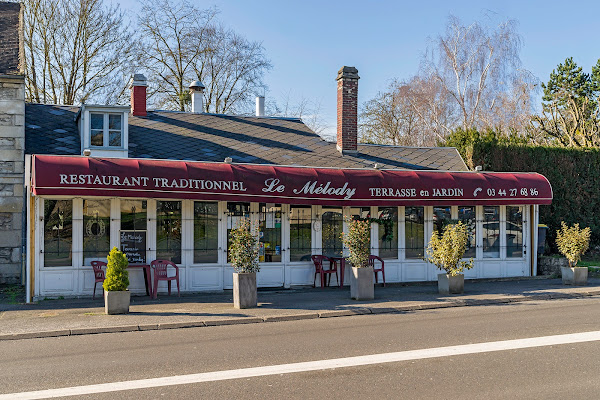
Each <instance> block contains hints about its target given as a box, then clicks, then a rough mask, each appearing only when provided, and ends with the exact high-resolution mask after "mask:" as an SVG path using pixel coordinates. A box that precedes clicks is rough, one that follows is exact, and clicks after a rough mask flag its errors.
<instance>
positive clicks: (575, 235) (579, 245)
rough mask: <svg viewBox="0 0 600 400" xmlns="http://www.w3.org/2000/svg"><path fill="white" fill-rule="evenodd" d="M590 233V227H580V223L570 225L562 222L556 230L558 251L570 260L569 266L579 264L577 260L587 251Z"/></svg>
mask: <svg viewBox="0 0 600 400" xmlns="http://www.w3.org/2000/svg"><path fill="white" fill-rule="evenodd" d="M590 233H591V231H590V228H585V229H580V228H579V224H575V225H574V226H571V227H569V226H567V225H566V224H565V223H564V222H562V223H561V228H560V229H559V230H558V231H557V232H556V245H557V246H558V251H560V253H561V254H562V255H564V256H565V257H566V258H567V260H568V261H569V267H575V266H577V262H578V261H579V260H581V256H582V255H583V254H584V253H585V252H586V251H587V249H588V247H589V244H590Z"/></svg>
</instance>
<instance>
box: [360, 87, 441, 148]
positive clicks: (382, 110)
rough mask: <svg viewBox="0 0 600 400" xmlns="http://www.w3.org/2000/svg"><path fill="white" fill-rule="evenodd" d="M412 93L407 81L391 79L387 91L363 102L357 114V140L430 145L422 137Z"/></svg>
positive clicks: (422, 131)
mask: <svg viewBox="0 0 600 400" xmlns="http://www.w3.org/2000/svg"><path fill="white" fill-rule="evenodd" d="M414 95H415V93H414V91H413V88H412V87H411V85H410V84H409V83H406V82H397V81H394V82H392V83H391V84H390V86H389V88H388V91H385V92H380V93H378V94H377V96H376V97H375V98H374V99H372V100H370V101H368V102H366V103H365V104H364V105H363V110H362V111H361V113H360V115H359V120H360V124H359V132H360V138H361V141H363V142H367V143H369V142H370V143H381V144H392V145H403V146H422V145H428V144H432V143H429V142H430V141H429V140H428V138H425V137H423V133H425V132H424V130H423V129H422V128H423V123H422V121H421V117H420V116H419V114H418V113H417V112H416V110H415V108H414V106H413V104H414V103H416V99H414V98H413V96H414ZM433 144H435V143H433Z"/></svg>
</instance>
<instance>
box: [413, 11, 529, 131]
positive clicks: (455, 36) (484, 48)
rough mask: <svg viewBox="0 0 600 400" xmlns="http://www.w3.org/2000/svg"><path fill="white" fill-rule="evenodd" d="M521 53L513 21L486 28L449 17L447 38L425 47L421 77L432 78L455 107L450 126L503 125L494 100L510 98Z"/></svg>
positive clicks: (467, 127)
mask: <svg viewBox="0 0 600 400" xmlns="http://www.w3.org/2000/svg"><path fill="white" fill-rule="evenodd" d="M520 49H521V39H520V37H519V35H518V34H517V30H516V22H515V21H504V22H502V23H500V24H499V25H497V26H496V27H495V29H489V28H487V27H486V26H484V25H482V24H480V23H479V22H475V23H473V24H471V25H468V26H466V25H463V24H462V23H461V21H460V20H459V19H458V18H456V17H454V16H451V17H450V18H449V21H448V25H447V27H446V32H445V34H444V35H443V36H442V35H440V36H438V38H437V39H436V40H435V41H434V42H433V44H432V45H431V46H430V47H429V48H428V49H427V52H426V55H425V57H424V59H423V75H424V76H425V77H427V78H430V79H433V80H435V82H437V83H438V84H439V85H440V86H441V88H442V89H443V91H444V92H445V93H446V94H447V95H448V96H447V98H448V99H451V100H452V102H453V104H454V106H455V107H456V108H457V110H458V113H457V114H458V118H459V119H458V120H457V121H455V122H454V124H452V125H454V126H457V125H459V124H460V126H462V128H463V129H465V130H468V129H472V128H476V129H482V128H487V127H490V126H489V123H490V122H491V121H494V123H495V124H498V123H499V124H500V125H504V123H503V122H500V121H496V118H495V117H497V116H498V115H500V114H499V113H497V112H496V111H497V109H498V108H499V107H500V104H498V98H499V97H506V96H509V95H510V92H511V90H512V87H511V85H512V83H513V82H514V81H515V79H518V78H519V74H520V72H519V71H520V66H521V60H520V58H519V52H520ZM522 76H523V75H521V77H522ZM530 112H531V110H527V114H530Z"/></svg>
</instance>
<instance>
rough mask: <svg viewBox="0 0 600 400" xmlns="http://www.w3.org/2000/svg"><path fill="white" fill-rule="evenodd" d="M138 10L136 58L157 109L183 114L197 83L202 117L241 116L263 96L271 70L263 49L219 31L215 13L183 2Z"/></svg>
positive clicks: (164, 1) (146, 4)
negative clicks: (257, 96) (144, 71)
mask: <svg viewBox="0 0 600 400" xmlns="http://www.w3.org/2000/svg"><path fill="white" fill-rule="evenodd" d="M142 4H143V6H142V10H141V12H140V15H139V21H140V23H139V25H140V27H141V31H142V37H143V39H142V41H141V42H140V44H141V46H140V47H139V50H138V54H139V56H138V58H139V63H140V65H145V66H146V67H147V69H148V70H149V71H148V73H149V75H150V81H151V82H153V83H154V86H153V87H151V90H150V92H149V94H150V95H151V96H152V97H153V101H154V102H155V104H156V105H157V106H159V107H165V108H172V109H177V110H181V111H185V110H186V109H188V108H189V103H190V97H189V93H188V85H189V83H190V82H191V81H194V80H197V79H199V80H200V81H201V82H202V83H203V84H204V86H205V87H206V88H205V90H204V108H205V111H206V112H213V113H227V112H241V111H242V110H243V109H244V108H248V106H249V105H250V104H251V102H252V99H253V97H254V95H255V93H259V92H262V91H264V89H265V84H264V82H263V75H264V73H265V72H266V71H267V70H268V69H270V68H271V64H270V62H269V60H268V59H267V58H266V55H265V54H264V48H263V46H262V45H261V44H260V43H258V42H252V41H249V40H247V39H245V38H244V37H242V36H241V35H239V34H237V33H235V32H234V31H233V30H231V29H227V28H226V27H224V26H223V25H221V24H220V23H219V22H218V21H217V20H216V16H217V11H216V10H215V9H207V10H200V9H198V8H196V7H194V6H193V5H192V4H190V3H189V2H188V1H186V0H181V1H177V2H173V1H169V0H143V1H142Z"/></svg>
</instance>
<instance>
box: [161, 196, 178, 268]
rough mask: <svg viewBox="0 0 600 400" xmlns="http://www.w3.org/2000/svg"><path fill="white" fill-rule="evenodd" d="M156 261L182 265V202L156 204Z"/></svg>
mask: <svg viewBox="0 0 600 400" xmlns="http://www.w3.org/2000/svg"><path fill="white" fill-rule="evenodd" d="M156 259H157V260H169V261H172V262H174V263H175V264H181V201H157V202H156Z"/></svg>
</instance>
